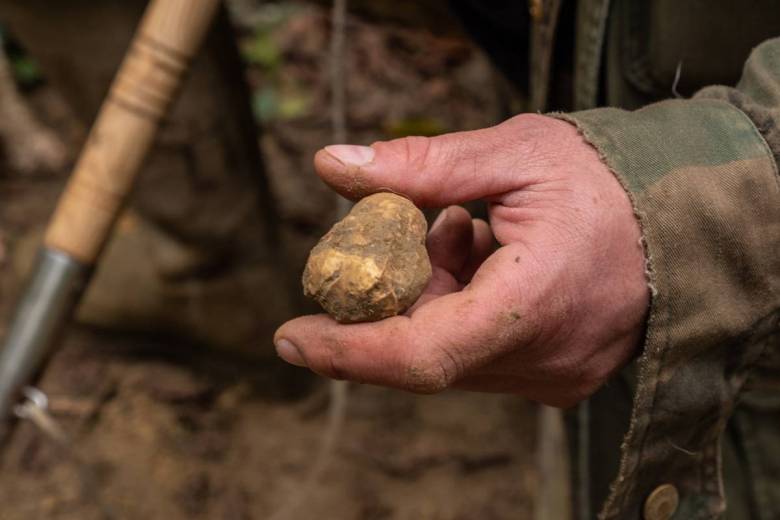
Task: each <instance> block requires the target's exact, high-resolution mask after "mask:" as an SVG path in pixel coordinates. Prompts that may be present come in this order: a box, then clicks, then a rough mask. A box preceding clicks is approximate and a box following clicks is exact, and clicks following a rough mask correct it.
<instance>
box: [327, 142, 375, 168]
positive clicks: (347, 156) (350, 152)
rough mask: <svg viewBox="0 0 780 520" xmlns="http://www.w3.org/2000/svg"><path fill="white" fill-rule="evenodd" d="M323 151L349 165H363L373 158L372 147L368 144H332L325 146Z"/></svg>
mask: <svg viewBox="0 0 780 520" xmlns="http://www.w3.org/2000/svg"><path fill="white" fill-rule="evenodd" d="M325 151H326V152H328V153H329V154H331V155H332V156H333V157H335V158H336V159H338V160H339V161H340V162H342V163H344V164H347V165H351V166H365V165H366V164H368V163H370V162H371V161H373V160H374V149H373V148H371V147H370V146H355V145H351V144H332V145H330V146H326V147H325Z"/></svg>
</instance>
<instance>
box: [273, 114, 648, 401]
mask: <svg viewBox="0 0 780 520" xmlns="http://www.w3.org/2000/svg"><path fill="white" fill-rule="evenodd" d="M315 166H316V168H317V171H318V173H319V175H320V176H321V177H322V178H323V179H324V180H325V182H327V183H328V184H329V185H330V186H332V187H333V188H334V189H336V190H337V191H338V192H339V193H341V194H343V195H345V196H347V197H350V198H352V199H357V198H360V197H362V196H365V195H367V194H370V193H373V192H376V191H382V190H391V191H394V192H397V193H403V194H405V195H406V196H408V197H410V198H411V199H412V200H413V201H414V202H415V203H416V204H417V205H418V206H420V207H446V206H450V205H452V204H459V203H463V202H466V201H471V200H477V199H482V200H485V201H486V202H487V203H488V208H489V213H490V225H488V224H487V223H486V222H484V221H481V220H472V219H471V217H470V215H469V214H468V212H467V211H466V210H465V209H463V208H461V207H458V206H450V207H448V208H447V209H446V210H445V211H444V212H443V213H442V214H441V215H440V217H439V219H438V220H437V222H435V223H434V225H433V226H432V228H431V231H430V233H429V236H428V243H427V245H428V250H429V253H430V257H431V262H432V264H433V270H434V274H433V279H432V281H431V283H430V284H429V286H428V288H427V289H426V291H425V293H424V294H423V296H422V297H421V298H420V301H418V302H417V304H415V306H414V307H413V308H412V309H411V311H410V312H408V313H407V314H406V315H404V316H396V317H393V318H389V319H386V320H382V321H379V322H375V323H361V324H352V325H341V324H338V323H336V322H335V321H334V320H333V319H331V318H330V317H328V316H327V315H317V316H304V317H301V318H297V319H294V320H292V321H290V322H288V323H286V324H284V325H283V326H282V327H281V328H280V329H279V330H278V331H277V332H276V336H275V338H274V342H275V345H276V348H277V352H278V353H279V355H280V356H281V357H282V358H284V359H285V360H287V361H288V362H290V363H293V364H296V365H300V366H307V367H309V368H310V369H311V370H313V371H315V372H317V373H318V374H322V375H325V376H328V377H333V378H339V379H348V380H352V381H358V382H364V383H373V384H379V385H385V386H391V387H396V388H403V389H407V390H412V391H415V392H421V393H432V392H437V391H440V390H443V389H445V388H448V387H455V388H464V389H471V390H480V391H491V392H510V393H517V394H522V395H524V396H526V397H528V398H530V399H534V400H537V401H540V402H543V403H547V404H551V405H554V406H570V405H572V404H575V403H576V402H578V401H580V400H582V399H584V398H585V397H587V396H589V395H590V394H591V393H593V392H594V391H595V390H596V389H597V388H598V387H599V386H601V385H602V384H603V383H604V382H605V381H606V380H607V379H608V378H609V376H610V375H611V374H612V373H614V372H615V371H616V370H617V369H619V368H620V367H621V366H623V365H624V364H625V363H626V362H627V361H628V360H629V359H630V358H631V357H632V356H633V355H634V354H635V353H636V351H637V349H638V347H639V345H640V342H641V336H642V331H643V327H644V321H645V315H646V313H647V308H648V305H649V291H648V288H647V283H646V281H645V275H644V270H645V266H644V254H643V251H642V246H641V244H640V230H639V226H638V224H637V221H636V219H635V217H634V215H633V211H632V208H631V202H630V201H629V199H628V196H627V195H626V193H625V191H624V190H623V189H622V187H621V186H620V185H619V183H618V181H617V180H616V179H615V177H614V176H613V175H612V173H611V172H610V171H609V170H608V168H607V167H606V166H605V165H604V164H603V163H602V162H601V160H600V159H599V157H598V154H597V152H596V151H595V150H594V149H593V148H592V147H591V146H590V145H588V144H587V143H586V142H585V141H584V140H583V138H582V137H581V136H580V135H579V134H578V132H577V130H576V129H575V128H574V127H573V126H572V125H570V124H569V123H566V122H563V121H560V120H557V119H553V118H549V117H546V116H541V115H533V114H525V115H520V116H517V117H515V118H513V119H510V120H508V121H506V122H504V123H503V124H501V125H498V126H496V127H493V128H488V129H486V130H478V131H474V132H462V133H455V134H449V135H444V136H441V137H435V138H430V139H429V138H422V137H412V138H406V139H398V140H395V141H390V142H381V143H375V144H374V145H373V146H371V147H370V148H369V147H358V146H343V145H337V146H329V147H327V148H325V149H324V150H321V151H320V152H319V153H318V154H317V156H316V158H315ZM493 237H495V239H496V240H497V241H498V243H499V244H500V245H501V247H499V248H498V249H497V250H495V251H494V250H493Z"/></svg>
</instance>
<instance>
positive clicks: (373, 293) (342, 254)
mask: <svg viewBox="0 0 780 520" xmlns="http://www.w3.org/2000/svg"><path fill="white" fill-rule="evenodd" d="M427 232H428V224H427V223H426V221H425V217H424V216H423V214H422V212H421V211H420V210H419V209H417V207H416V206H415V205H414V204H412V202H411V201H409V200H408V199H406V198H404V197H401V196H399V195H395V194H392V193H377V194H374V195H370V196H368V197H366V198H364V199H362V200H361V201H360V202H358V203H357V204H355V206H354V207H353V208H352V211H350V212H349V214H348V215H347V216H346V217H344V219H343V220H341V221H340V222H338V223H336V224H335V225H334V226H333V227H332V228H331V230H330V231H328V233H327V234H326V235H325V236H324V237H322V239H320V241H319V243H318V244H317V245H316V246H315V247H314V249H312V251H311V253H310V254H309V260H308V262H307V263H306V269H305V270H304V272H303V290H304V293H305V294H306V296H309V297H311V298H313V299H314V300H316V301H317V302H318V303H319V304H320V305H322V307H323V309H325V311H326V312H327V313H328V314H330V315H331V316H332V317H333V318H334V319H336V321H339V322H341V323H357V322H364V321H377V320H381V319H384V318H388V317H390V316H395V315H397V314H401V313H403V312H404V311H406V310H407V309H408V308H409V307H411V306H412V305H413V304H414V302H415V301H417V298H419V297H420V294H422V292H423V290H424V289H425V286H426V285H428V282H429V281H430V279H431V262H430V259H429V258H428V251H427V250H426V249H425V237H426V234H427Z"/></svg>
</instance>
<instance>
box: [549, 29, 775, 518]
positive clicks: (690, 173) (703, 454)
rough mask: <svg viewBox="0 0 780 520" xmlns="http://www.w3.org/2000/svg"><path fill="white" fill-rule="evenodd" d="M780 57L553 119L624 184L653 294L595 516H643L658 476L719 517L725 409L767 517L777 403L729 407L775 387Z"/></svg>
mask: <svg viewBox="0 0 780 520" xmlns="http://www.w3.org/2000/svg"><path fill="white" fill-rule="evenodd" d="M778 63H780V39H774V40H770V41H768V42H767V43H765V44H763V45H761V46H759V47H758V48H756V49H755V50H754V52H753V55H752V57H751V59H750V60H749V61H748V62H747V64H746V67H745V70H744V73H743V77H742V80H741V82H740V83H739V86H738V88H736V89H731V88H726V87H712V88H708V89H705V90H703V91H701V92H700V93H699V94H698V95H697V96H695V97H694V99H692V100H672V101H664V102H660V103H656V104H653V105H649V106H647V107H646V108H643V109H641V110H637V111H634V112H629V111H624V110H617V109H609V108H603V109H594V110H589V111H585V112H578V113H574V114H569V115H566V114H554V115H556V116H557V117H560V118H562V119H565V120H568V121H570V122H572V123H574V124H576V125H577V126H578V128H579V129H580V131H581V132H582V134H583V135H584V136H585V138H586V139H587V140H588V141H589V142H590V143H591V144H592V145H593V146H595V147H596V148H597V149H598V151H599V152H600V154H601V155H602V157H603V158H604V160H605V161H606V162H607V164H608V165H609V166H610V168H611V169H612V170H613V171H614V173H615V174H616V175H617V177H618V178H619V180H620V181H621V183H622V184H623V185H624V187H626V189H627V191H628V192H629V195H630V196H631V198H632V200H633V203H634V207H635V210H636V213H637V216H638V218H639V221H640V224H641V226H642V231H643V238H644V241H645V247H646V253H647V260H648V281H649V284H650V286H651V289H652V293H653V297H652V303H651V312H650V318H649V321H648V327H647V336H646V340H645V345H644V349H643V354H642V356H641V357H640V359H639V360H638V362H637V364H636V365H637V369H638V383H637V387H636V390H635V392H634V395H633V408H632V411H631V418H630V425H629V427H628V432H627V433H626V435H625V437H624V439H623V444H622V447H621V461H620V469H619V472H618V475H617V476H616V478H615V479H614V481H613V483H612V487H611V491H610V494H609V497H607V499H606V502H605V503H604V505H603V507H602V509H601V516H600V517H601V518H604V519H618V518H620V519H623V518H640V517H641V511H642V507H643V504H644V500H645V499H646V498H647V497H648V496H649V495H650V493H651V492H652V491H653V490H654V489H655V488H656V487H657V486H659V485H660V484H663V483H672V484H674V485H675V486H676V487H677V489H678V491H679V493H680V497H681V503H680V508H679V510H678V513H677V515H676V516H675V518H685V519H691V518H693V519H695V518H715V517H718V516H719V515H721V514H722V513H723V511H724V510H725V507H726V503H725V500H724V485H723V481H722V476H721V468H722V463H723V458H722V450H721V445H722V441H723V438H724V431H725V430H726V427H727V425H728V424H729V421H730V420H731V424H732V425H733V428H732V429H733V431H734V435H733V436H730V437H729V442H730V443H731V442H732V441H733V442H734V444H733V445H730V449H729V450H728V451H727V453H728V455H729V457H728V460H729V461H731V462H729V464H734V462H733V461H739V463H740V464H742V465H744V467H743V470H744V471H743V472H741V473H739V474H747V475H750V476H751V479H750V480H751V481H750V483H749V490H748V491H747V494H748V495H749V496H747V497H740V500H743V499H744V501H745V502H744V504H742V505H741V506H740V509H741V510H742V511H746V510H750V511H751V512H755V515H756V516H751V518H758V519H760V520H764V519H769V518H777V514H778V511H777V509H776V508H777V506H776V505H775V504H777V502H778V499H779V498H780V497H777V494H778V492H777V490H778V489H780V450H778V449H777V446H780V432H778V428H777V426H776V424H777V421H775V422H774V423H773V422H772V421H771V418H777V417H778V413H777V412H778V410H780V408H771V407H769V408H767V407H766V406H764V407H759V408H756V407H755V406H753V407H752V408H751V407H749V406H747V404H749V403H743V404H741V405H738V403H739V400H740V398H741V397H743V396H748V395H753V394H754V393H755V392H756V390H755V388H756V387H760V388H763V389H764V390H763V392H764V393H763V394H762V395H761V397H764V398H765V397H766V395H767V394H768V395H775V396H776V395H777V390H778V386H777V383H778V382H780V370H778V369H777V366H776V364H775V362H774V361H772V360H773V359H775V358H776V353H777V351H778V348H780V332H779V327H778V322H779V320H780V255H779V254H778V251H780V186H779V181H778V173H777V164H776V157H778V156H780V139H779V138H778V131H777V129H778V127H780V111H778V98H779V97H780V66H778ZM773 385H774V386H773ZM767 388H769V389H770V390H766V389H767ZM773 393H774V394H773ZM764 401H765V399H764V400H763V401H761V402H764ZM735 410H736V413H735ZM771 424H775V426H771ZM751 446H752V448H751ZM762 450H766V452H763V451H762ZM759 453H760V455H759ZM727 472H728V468H727ZM736 474H738V473H737V472H736V470H735V475H736ZM726 478H728V474H727V475H726ZM727 487H728V488H729V490H731V491H730V493H733V492H736V493H740V492H739V489H740V488H739V486H737V485H729V486H727ZM734 490H736V491H734ZM740 494H743V493H740ZM745 504H746V505H745Z"/></svg>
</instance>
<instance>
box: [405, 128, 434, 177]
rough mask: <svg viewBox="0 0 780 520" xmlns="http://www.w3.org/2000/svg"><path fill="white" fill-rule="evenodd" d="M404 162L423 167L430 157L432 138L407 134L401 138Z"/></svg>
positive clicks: (414, 166)
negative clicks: (407, 135)
mask: <svg viewBox="0 0 780 520" xmlns="http://www.w3.org/2000/svg"><path fill="white" fill-rule="evenodd" d="M401 142H402V143H403V150H404V159H405V162H406V164H408V165H409V166H411V167H413V168H415V169H423V168H424V167H425V166H426V165H427V164H428V163H429V162H430V158H431V148H432V143H433V140H432V139H431V138H429V137H420V136H409V137H404V138H402V139H401Z"/></svg>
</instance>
